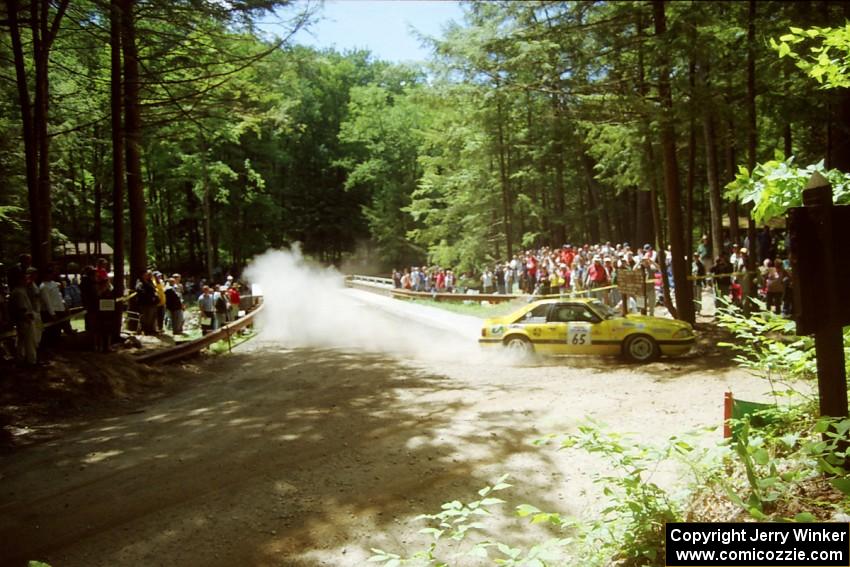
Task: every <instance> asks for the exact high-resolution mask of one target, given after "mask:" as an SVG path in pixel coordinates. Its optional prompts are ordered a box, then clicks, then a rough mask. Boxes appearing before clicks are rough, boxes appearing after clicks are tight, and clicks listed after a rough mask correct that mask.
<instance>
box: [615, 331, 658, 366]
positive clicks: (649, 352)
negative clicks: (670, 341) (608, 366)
mask: <svg viewBox="0 0 850 567" xmlns="http://www.w3.org/2000/svg"><path fill="white" fill-rule="evenodd" d="M623 354H624V355H625V356H626V358H627V359H628V360H630V361H632V362H651V361H653V360H655V359H656V358H658V356H659V355H660V354H661V352H660V350H659V349H658V343H656V342H655V340H654V339H653V338H652V337H649V336H646V335H633V336H631V337H629V338H628V339H626V343H625V344H624V345H623Z"/></svg>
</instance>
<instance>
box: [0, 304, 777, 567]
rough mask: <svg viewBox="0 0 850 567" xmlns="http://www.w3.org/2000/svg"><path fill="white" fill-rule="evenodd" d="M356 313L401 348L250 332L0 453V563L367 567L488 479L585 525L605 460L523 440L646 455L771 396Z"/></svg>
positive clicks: (710, 375)
mask: <svg viewBox="0 0 850 567" xmlns="http://www.w3.org/2000/svg"><path fill="white" fill-rule="evenodd" d="M361 308H362V309H363V310H364V312H365V311H368V313H369V316H370V317H377V318H381V319H383V320H384V323H382V324H384V325H386V326H388V328H390V329H395V330H396V333H397V334H398V335H402V336H404V337H406V338H405V341H403V343H404V344H406V345H407V347H409V348H405V347H402V348H399V349H395V350H394V354H381V353H376V352H371V353H370V352H366V351H365V349H364V348H362V346H357V345H354V346H347V347H344V348H310V347H306V346H294V345H293V344H288V343H285V342H281V341H280V340H279V339H277V338H274V337H275V335H274V333H266V332H261V334H260V337H259V339H256V340H254V341H251V342H249V343H246V344H245V345H244V346H243V347H240V349H238V350H237V351H236V352H234V354H232V355H229V356H221V357H216V358H214V359H212V360H211V361H209V362H207V363H205V365H204V366H203V367H202V372H200V373H199V374H196V375H190V374H186V373H183V374H180V379H181V380H186V381H187V383H186V385H185V386H184V387H182V388H181V389H180V390H179V391H178V392H177V393H176V394H175V395H172V396H169V397H167V398H164V399H161V400H158V401H156V402H151V403H148V404H146V405H143V406H141V407H138V408H136V409H134V410H133V411H132V412H131V413H127V414H126V415H120V416H114V417H110V418H105V419H98V420H93V421H90V422H86V423H81V424H78V427H77V429H76V431H75V432H74V433H69V434H67V435H65V436H62V437H61V438H57V439H55V440H52V441H50V442H47V443H43V444H40V445H37V446H34V447H30V448H28V449H25V450H22V451H19V452H17V453H15V454H12V455H9V456H6V457H3V460H2V461H0V542H2V545H0V564H2V565H24V564H25V563H26V560H28V559H38V560H42V561H47V562H49V563H51V564H52V565H54V566H55V567H58V566H63V567H65V566H67V567H72V566H86V567H92V566H100V565H103V566H107V565H108V566H115V565H143V566H148V565H151V566H154V565H169V566H170V565H189V566H194V565H197V566H202V565H203V566H219V565H220V566H234V565H263V566H264V565H335V566H336V565H363V564H364V563H365V560H366V559H367V558H368V557H369V555H370V554H371V553H370V551H369V549H370V548H372V547H381V548H385V549H391V550H396V551H404V550H407V551H411V550H415V549H418V548H419V547H420V546H419V542H422V541H424V540H423V539H422V538H423V537H424V536H421V535H417V533H416V532H417V531H418V530H419V529H420V528H421V527H423V524H422V523H421V522H420V523H417V522H412V521H410V519H411V518H413V517H415V516H416V515H418V514H421V513H427V512H434V511H437V510H439V506H440V503H441V502H444V501H447V500H452V499H460V500H470V499H473V498H474V497H476V494H475V491H476V490H477V489H479V488H481V487H483V486H485V485H487V484H488V483H490V482H492V481H493V480H494V479H495V478H497V477H498V476H500V475H501V474H503V473H510V474H511V475H512V477H513V478H514V479H519V480H518V481H517V480H515V481H514V483H515V484H516V488H514V489H513V490H512V491H510V492H509V493H506V494H505V495H503V497H506V499H508V500H510V502H511V504H517V503H520V502H529V503H532V504H535V505H536V506H538V507H539V508H542V509H548V510H552V511H560V512H561V513H564V514H568V515H569V514H573V515H579V516H580V515H581V514H587V513H591V512H588V510H592V509H593V506H592V504H593V502H594V501H595V498H596V497H595V496H594V493H593V490H592V489H591V483H590V478H591V474H592V473H593V470H594V469H595V468H598V467H600V466H604V465H603V464H601V463H600V462H599V461H596V460H592V459H586V460H583V459H578V460H577V459H575V457H568V456H567V455H566V454H564V453H559V452H557V451H555V450H553V449H546V448H536V447H533V446H532V445H531V441H533V440H534V439H537V438H540V437H541V436H542V435H544V434H546V433H551V432H565V431H569V430H571V429H572V428H574V426H575V424H576V423H578V422H580V421H582V420H583V419H585V418H586V417H593V418H596V419H599V420H601V421H604V422H606V423H607V424H609V426H610V428H611V429H612V430H616V431H621V432H635V433H637V434H639V436H640V438H641V439H642V440H643V441H646V442H660V441H662V440H664V439H666V438H667V437H668V436H669V435H671V434H673V433H675V432H680V431H688V430H693V429H695V428H698V427H701V426H706V425H715V424H718V423H719V421H720V419H721V416H722V399H723V392H724V391H725V390H727V389H732V390H734V391H735V392H736V393H737V394H739V395H741V396H742V397H746V398H751V399H758V398H760V397H763V395H764V393H765V390H766V387H765V385H764V384H763V383H761V382H758V381H756V380H754V379H752V378H749V377H747V376H746V375H744V374H743V373H741V372H739V371H737V370H736V369H734V368H733V367H730V366H728V365H723V364H721V363H719V362H718V361H717V360H715V359H711V358H704V357H695V358H690V359H682V360H671V361H662V362H658V363H654V364H651V365H647V366H643V367H636V366H630V365H626V364H623V363H621V362H620V361H618V360H608V359H596V358H567V359H557V360H549V361H536V362H532V363H525V364H520V365H510V364H508V363H507V362H506V361H505V360H501V359H498V358H485V357H479V356H477V355H472V354H470V355H469V356H465V355H462V354H459V353H460V352H467V353H472V352H474V350H473V349H471V348H469V341H470V340H471V339H470V338H469V337H468V335H464V334H460V335H452V334H451V331H449V330H448V329H447V328H446V327H445V326H440V325H438V324H428V323H426V322H423V321H422V320H418V319H416V317H415V315H413V314H406V313H395V314H394V315H378V314H377V311H379V310H380V305H378V304H376V303H375V302H370V303H368V304H363V305H362V307H361ZM355 319H356V318H355ZM357 335H358V332H357V329H354V332H353V333H351V336H357ZM290 343H291V341H290ZM411 345H414V346H415V347H414V346H411ZM422 345H430V348H429V349H427V350H428V351H429V352H430V355H429V356H424V355H423V352H424V350H423V349H422V348H421V347H422ZM452 345H453V346H452ZM458 345H460V346H462V347H463V349H464V350H462V351H458V350H453V347H458ZM718 360H719V359H718ZM175 372H177V371H175ZM518 525H519V524H518ZM503 529H505V530H508V532H510V533H512V534H514V536H515V539H514V541H517V540H516V537H520V538H521V537H522V536H521V535H519V536H517V533H518V532H517V531H516V530H517V528H516V526H513V527H512V526H506V527H504V528H503Z"/></svg>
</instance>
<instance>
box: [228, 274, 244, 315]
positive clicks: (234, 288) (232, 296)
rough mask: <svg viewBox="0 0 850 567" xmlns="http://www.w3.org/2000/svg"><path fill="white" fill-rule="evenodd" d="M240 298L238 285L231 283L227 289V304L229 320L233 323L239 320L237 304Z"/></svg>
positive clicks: (240, 300)
mask: <svg viewBox="0 0 850 567" xmlns="http://www.w3.org/2000/svg"><path fill="white" fill-rule="evenodd" d="M241 302H242V298H241V297H240V296H239V284H238V283H233V284H231V285H230V287H229V288H228V289H227V303H228V305H229V306H230V320H231V321H235V320H236V319H238V318H239V304H240V303H241Z"/></svg>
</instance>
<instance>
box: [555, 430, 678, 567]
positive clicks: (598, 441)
mask: <svg viewBox="0 0 850 567" xmlns="http://www.w3.org/2000/svg"><path fill="white" fill-rule="evenodd" d="M578 430H579V432H578V433H577V434H575V435H570V436H568V437H566V439H564V440H563V441H562V443H561V446H562V448H572V447H575V448H579V449H583V450H585V451H587V452H589V453H595V454H600V455H602V456H603V457H605V458H606V459H607V460H608V464H609V466H610V471H611V472H610V473H609V472H606V473H600V474H598V475H597V476H596V478H595V479H594V482H596V483H599V484H601V485H602V491H603V494H604V495H605V496H606V497H608V499H609V504H608V506H607V507H605V508H604V509H603V510H602V512H601V515H600V516H599V517H598V518H594V519H591V520H589V526H590V527H589V528H588V533H587V534H586V535H585V538H588V539H592V540H597V541H598V542H599V543H600V545H601V551H602V555H603V556H604V557H613V558H614V559H615V560H617V561H618V562H620V563H621V564H623V565H664V548H663V542H664V524H665V523H666V522H677V521H681V520H682V510H683V509H682V503H681V502H678V501H676V499H674V498H672V497H671V495H670V494H669V493H668V492H667V491H666V490H664V489H662V488H661V487H660V486H659V485H658V484H656V483H655V482H654V481H653V480H652V474H653V471H654V470H655V469H656V468H657V467H658V465H659V463H661V462H662V461H664V460H666V459H668V458H670V457H671V456H673V455H675V454H690V453H691V451H692V447H691V446H690V445H689V444H688V443H687V442H685V441H683V440H680V439H677V438H671V440H670V441H671V442H670V443H669V444H668V445H667V446H666V447H664V448H662V449H657V448H655V447H652V446H647V445H642V444H640V443H636V442H635V440H633V439H625V438H623V437H622V436H621V435H619V434H618V433H603V432H602V431H601V430H600V428H599V427H598V426H597V425H596V424H589V425H580V426H579V428H578ZM586 543H587V542H586Z"/></svg>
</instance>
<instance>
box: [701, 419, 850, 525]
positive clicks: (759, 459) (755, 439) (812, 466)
mask: <svg viewBox="0 0 850 567" xmlns="http://www.w3.org/2000/svg"><path fill="white" fill-rule="evenodd" d="M753 420H759V422H760V423H759V426H758V428H755V427H753V426H752V421H753ZM732 425H733V427H735V429H736V435H735V436H734V438H733V439H732V441H731V444H730V446H731V450H732V454H734V455H735V457H736V458H737V461H736V462H734V464H735V465H736V466H738V467H741V468H742V469H743V473H744V474H743V475H729V476H725V477H724V476H718V477H717V481H718V483H719V484H720V485H721V486H722V487H723V489H724V490H725V492H726V494H727V496H728V498H729V500H730V501H731V502H733V503H734V504H736V505H737V506H739V507H740V508H741V509H742V510H744V511H745V512H746V513H747V514H749V515H750V516H751V517H753V518H754V519H756V520H784V521H812V520H813V518H814V517H815V515H814V514H813V512H815V511H816V510H815V508H816V507H819V508H823V504H820V503H819V502H816V501H806V498H805V492H804V491H801V490H799V487H800V486H801V484H803V483H819V484H827V485H830V486H832V487H834V488H835V489H836V490H838V491H840V492H842V493H843V494H844V497H845V502H846V501H847V500H848V496H850V475H848V469H847V468H846V463H847V457H848V456H849V455H848V454H847V448H848V446H850V445H848V442H850V435H848V431H850V420H848V419H843V420H841V419H835V418H825V417H822V418H818V419H813V418H812V412H811V408H808V407H793V406H792V407H790V408H783V407H776V408H771V409H768V410H761V411H759V412H755V413H754V414H751V415H748V416H746V417H745V418H744V419H742V420H736V421H734V422H733V423H732ZM741 477H743V478H744V480H745V482H743V483H742V482H738V479H740V478H741ZM834 505H835V506H836V507H837V509H838V510H841V509H842V508H843V506H842V504H840V503H836V504H834ZM831 506H833V504H829V503H828V504H827V511H829V508H830V507H831ZM801 507H803V510H802V511H800V512H796V510H797V509H799V508H801ZM806 507H808V509H806ZM786 510H795V512H794V515H793V516H792V517H789V516H788V515H787V514H786V513H785V511H786ZM819 515H820V516H821V517H822V516H823V512H820V514H819Z"/></svg>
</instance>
